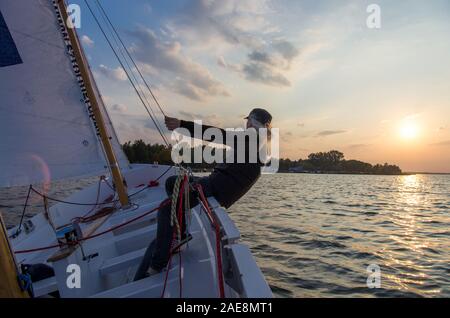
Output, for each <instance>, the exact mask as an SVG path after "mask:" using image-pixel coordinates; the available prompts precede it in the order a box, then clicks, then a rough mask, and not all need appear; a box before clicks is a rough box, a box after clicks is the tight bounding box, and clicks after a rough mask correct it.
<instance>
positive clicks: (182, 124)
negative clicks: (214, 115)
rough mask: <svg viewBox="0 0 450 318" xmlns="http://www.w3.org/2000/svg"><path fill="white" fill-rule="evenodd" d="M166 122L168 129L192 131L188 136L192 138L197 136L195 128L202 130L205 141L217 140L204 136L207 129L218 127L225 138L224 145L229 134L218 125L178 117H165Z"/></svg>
mask: <svg viewBox="0 0 450 318" xmlns="http://www.w3.org/2000/svg"><path fill="white" fill-rule="evenodd" d="M164 122H165V124H166V126H167V129H169V130H175V129H177V128H185V129H187V130H188V131H189V133H190V136H188V137H192V138H194V136H195V135H194V130H197V131H201V139H202V140H205V141H209V142H215V140H212V139H205V138H203V136H204V133H205V131H206V130H207V129H209V128H215V129H218V130H220V132H221V133H222V138H223V140H222V144H224V145H225V144H226V136H227V135H226V131H225V130H224V129H222V128H217V127H214V126H208V125H201V126H200V125H198V124H196V123H194V122H192V121H186V120H180V119H178V118H173V117H167V116H166V117H165V118H164Z"/></svg>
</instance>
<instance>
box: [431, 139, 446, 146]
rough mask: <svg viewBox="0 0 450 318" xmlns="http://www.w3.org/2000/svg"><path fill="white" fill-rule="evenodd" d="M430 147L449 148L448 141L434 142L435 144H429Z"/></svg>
mask: <svg viewBox="0 0 450 318" xmlns="http://www.w3.org/2000/svg"><path fill="white" fill-rule="evenodd" d="M430 146H450V140H445V141H441V142H435V143H432V144H430Z"/></svg>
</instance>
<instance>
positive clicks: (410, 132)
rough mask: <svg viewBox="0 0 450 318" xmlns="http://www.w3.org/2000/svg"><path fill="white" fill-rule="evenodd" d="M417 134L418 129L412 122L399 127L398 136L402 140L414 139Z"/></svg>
mask: <svg viewBox="0 0 450 318" xmlns="http://www.w3.org/2000/svg"><path fill="white" fill-rule="evenodd" d="M418 134H419V127H418V126H417V124H416V123H414V122H410V121H408V122H404V123H402V125H401V126H400V136H401V137H402V138H404V139H413V138H416V137H417V135H418Z"/></svg>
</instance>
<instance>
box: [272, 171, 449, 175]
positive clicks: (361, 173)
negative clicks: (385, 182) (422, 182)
mask: <svg viewBox="0 0 450 318" xmlns="http://www.w3.org/2000/svg"><path fill="white" fill-rule="evenodd" d="M278 173H292V174H347V175H365V176H411V175H418V174H424V175H447V176H448V175H450V172H403V173H398V174H382V173H366V172H345V171H342V172H340V171H324V172H292V171H278Z"/></svg>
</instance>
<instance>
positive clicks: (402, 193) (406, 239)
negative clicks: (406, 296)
mask: <svg viewBox="0 0 450 318" xmlns="http://www.w3.org/2000/svg"><path fill="white" fill-rule="evenodd" d="M424 178H425V176H423V175H408V176H399V177H398V178H397V179H396V184H395V185H396V187H395V190H394V195H393V198H392V199H393V200H394V202H395V206H396V207H397V208H396V209H395V211H393V213H392V214H391V217H390V219H391V221H392V223H394V224H395V225H396V227H397V229H396V231H395V233H393V234H391V235H390V238H391V239H392V240H393V241H395V242H396V246H395V248H392V249H389V250H385V251H384V252H385V253H386V254H385V257H386V261H385V266H387V267H388V268H404V269H408V271H409V272H408V273H407V274H405V275H401V276H400V275H389V274H387V275H385V278H386V279H388V280H391V281H392V282H393V283H394V284H396V285H397V286H398V287H399V288H400V289H404V290H411V289H414V287H413V286H414V285H416V286H420V285H424V284H425V281H426V280H427V279H428V278H429V277H428V275H427V274H426V273H425V272H424V270H425V268H424V266H423V265H421V264H420V257H421V256H423V255H424V254H425V253H426V251H425V249H427V248H433V247H435V246H434V245H435V244H433V242H432V241H430V240H429V239H428V238H427V237H426V236H425V235H423V233H424V230H423V223H422V219H421V218H420V216H418V215H417V209H418V208H421V207H424V206H426V204H427V196H426V190H427V189H426V183H425V182H424ZM405 249H406V250H408V251H409V252H408V254H409V255H411V256H413V255H414V254H415V255H414V257H408V259H405V257H404V256H403V257H401V255H402V254H404V253H399V252H398V251H401V250H405ZM439 292H440V290H437V289H436V290H429V291H428V293H430V294H433V293H439Z"/></svg>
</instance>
